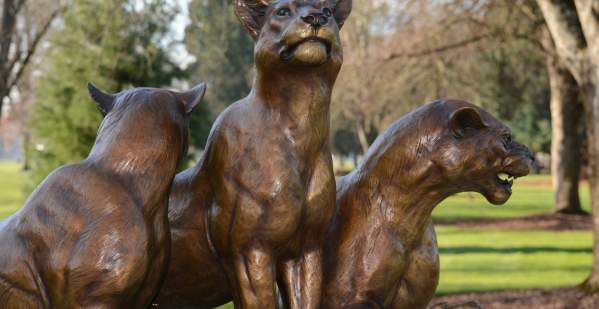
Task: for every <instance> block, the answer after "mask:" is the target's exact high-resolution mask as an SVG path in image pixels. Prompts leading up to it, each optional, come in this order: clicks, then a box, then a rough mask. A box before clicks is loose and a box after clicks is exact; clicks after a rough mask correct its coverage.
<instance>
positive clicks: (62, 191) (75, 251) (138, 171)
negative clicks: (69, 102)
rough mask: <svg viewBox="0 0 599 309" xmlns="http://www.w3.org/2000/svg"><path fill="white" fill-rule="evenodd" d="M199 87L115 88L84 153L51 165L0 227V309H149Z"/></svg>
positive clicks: (163, 261) (102, 101)
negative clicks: (84, 156) (65, 162)
mask: <svg viewBox="0 0 599 309" xmlns="http://www.w3.org/2000/svg"><path fill="white" fill-rule="evenodd" d="M204 90H205V87H204V85H203V84H202V85H199V86H197V87H195V88H194V89H192V90H191V91H188V92H184V93H177V92H172V91H167V90H161V89H152V88H136V89H132V90H129V91H125V92H122V93H120V94H117V95H109V94H105V93H102V92H100V91H99V90H98V89H96V88H95V87H93V86H92V85H91V84H90V85H89V91H90V94H91V96H92V98H93V99H94V100H95V101H96V102H97V103H98V106H99V108H100V109H101V110H102V111H103V112H104V113H107V115H106V117H105V118H104V120H103V121H102V124H101V126H100V129H99V131H98V136H97V138H96V141H95V144H94V146H93V148H92V150H91V152H90V154H89V156H88V157H87V159H86V160H84V161H82V162H80V163H76V164H70V165H65V166H62V167H60V168H58V169H57V170H55V171H54V172H52V173H51V174H50V175H49V176H48V177H47V178H46V179H45V180H44V181H43V182H42V183H41V184H40V185H39V187H38V188H37V189H36V190H35V191H34V192H33V193H32V194H31V196H30V197H29V199H28V200H27V202H26V203H25V206H24V207H23V208H22V209H21V210H19V211H18V212H17V213H16V214H14V215H13V216H11V217H9V218H8V219H7V220H6V221H5V222H4V223H3V224H2V225H1V227H0V307H1V308H146V307H147V306H148V305H150V304H151V301H152V299H153V298H154V297H155V296H156V294H157V293H158V289H159V288H160V284H161V283H162V280H163V278H164V274H165V272H166V270H167V263H168V256H169V251H170V234H169V227H168V219H167V205H168V204H167V202H168V196H169V191H170V187H171V183H172V180H173V178H174V176H175V173H176V168H177V164H178V163H179V161H180V159H181V158H182V157H183V155H184V153H185V151H186V147H187V139H188V121H189V114H190V113H191V111H192V110H193V109H194V108H195V107H196V105H197V104H198V103H199V102H200V101H201V99H202V96H203V94H204Z"/></svg>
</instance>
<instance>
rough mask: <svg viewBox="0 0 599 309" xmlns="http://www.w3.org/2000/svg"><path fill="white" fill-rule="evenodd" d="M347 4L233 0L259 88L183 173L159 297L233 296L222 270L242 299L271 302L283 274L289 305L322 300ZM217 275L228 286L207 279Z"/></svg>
mask: <svg viewBox="0 0 599 309" xmlns="http://www.w3.org/2000/svg"><path fill="white" fill-rule="evenodd" d="M351 3H352V2H351V0H340V1H332V0H330V1H322V0H320V1H318V0H304V1H300V0H280V1H273V2H272V4H269V1H265V0H263V1H259V0H254V1H250V0H247V1H243V0H238V1H236V12H237V15H238V17H239V19H240V20H241V22H242V24H243V25H244V26H245V27H246V28H247V29H248V30H249V32H250V34H251V35H252V36H253V37H254V38H255V41H256V44H255V49H254V50H255V54H254V58H255V62H256V77H255V80H254V85H253V88H252V90H251V93H250V94H249V95H248V96H247V97H246V98H244V99H241V100H240V101H238V102H236V103H234V104H233V105H231V106H230V107H229V108H228V109H227V110H226V111H225V112H223V113H222V114H221V115H220V117H219V118H218V119H217V121H216V123H215V124H214V126H213V128H212V132H211V135H210V137H209V140H208V143H207V147H206V152H205V154H204V157H203V158H202V159H201V161H200V162H199V163H198V165H197V166H196V167H194V168H192V169H190V170H188V171H185V172H183V173H182V174H180V175H178V176H177V177H176V180H175V182H174V186H173V190H172V194H171V198H170V205H169V209H170V210H169V218H170V221H171V227H172V237H173V244H172V252H173V258H172V266H171V268H170V271H169V274H168V278H167V280H166V283H165V286H164V288H163V290H162V293H161V296H160V298H159V300H158V302H159V303H161V304H173V305H174V304H178V305H181V304H188V303H186V302H187V301H189V300H193V301H198V302H199V301H205V300H208V301H211V302H212V301H213V303H218V302H219V300H221V299H223V298H228V297H230V296H229V295H228V291H229V289H228V288H226V286H227V282H226V281H224V280H222V279H223V277H222V276H219V274H218V272H222V271H223V269H224V271H225V273H226V278H227V279H228V280H227V281H228V284H229V286H231V288H232V295H231V296H232V297H233V299H234V303H235V305H236V307H237V308H274V307H275V304H276V299H277V297H276V294H275V281H276V280H277V279H278V281H279V283H280V286H281V289H282V293H283V294H284V299H285V301H286V303H287V304H288V305H289V307H290V308H318V307H319V306H320V296H321V292H322V289H321V281H322V240H323V237H324V231H325V229H326V227H327V225H328V223H329V221H330V219H331V217H332V215H333V212H334V208H335V179H334V177H333V168H332V160H331V152H330V145H329V127H330V123H329V122H330V112H329V105H330V99H331V91H332V88H333V84H334V83H335V79H336V78H337V74H338V72H339V69H340V67H341V64H342V60H343V55H342V48H341V42H340V40H339V27H340V25H342V24H343V22H344V21H345V19H346V18H347V17H348V15H349V13H350V11H351ZM204 231H208V232H207V233H205V232H204ZM215 264H216V265H221V266H222V269H221V268H219V267H214V266H213V265H215ZM213 276H215V277H217V278H219V279H218V280H220V281H216V280H217V279H206V278H213ZM208 280H210V281H208ZM212 284H217V285H221V286H222V289H216V290H212V289H210V290H208V289H206V288H205V287H206V286H207V285H212ZM188 297H189V298H188Z"/></svg>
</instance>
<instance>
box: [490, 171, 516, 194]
mask: <svg viewBox="0 0 599 309" xmlns="http://www.w3.org/2000/svg"><path fill="white" fill-rule="evenodd" d="M495 178H496V179H495V180H496V182H497V184H498V185H500V186H502V187H503V188H504V189H506V190H507V191H508V192H509V193H510V194H511V193H512V186H513V185H514V180H516V178H518V177H516V176H513V175H511V174H509V173H506V172H501V173H499V174H497V176H495Z"/></svg>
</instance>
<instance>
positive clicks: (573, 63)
mask: <svg viewBox="0 0 599 309" xmlns="http://www.w3.org/2000/svg"><path fill="white" fill-rule="evenodd" d="M537 3H538V4H539V7H540V8H541V11H542V12H543V16H545V22H546V24H547V27H548V28H549V31H550V33H551V36H552V37H553V41H554V42H555V47H556V52H557V53H558V54H559V55H560V58H561V59H562V61H564V63H565V64H566V65H567V66H568V68H569V69H570V71H571V72H572V75H574V76H575V77H576V79H577V80H580V75H581V72H582V63H581V61H580V60H581V59H582V55H581V53H582V52H583V51H582V49H584V47H585V46H586V42H584V40H583V38H580V36H579V35H578V33H573V30H572V27H571V25H570V23H569V22H568V17H567V14H566V12H565V10H564V7H563V6H564V5H565V4H564V3H558V2H555V1H551V0H537Z"/></svg>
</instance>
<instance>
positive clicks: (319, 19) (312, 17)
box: [302, 13, 329, 28]
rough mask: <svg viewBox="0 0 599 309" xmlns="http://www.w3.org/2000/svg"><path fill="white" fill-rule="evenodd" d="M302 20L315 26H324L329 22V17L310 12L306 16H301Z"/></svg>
mask: <svg viewBox="0 0 599 309" xmlns="http://www.w3.org/2000/svg"><path fill="white" fill-rule="evenodd" d="M302 20H303V21H304V22H305V23H307V24H308V25H311V26H312V27H315V28H318V27H320V26H324V25H326V24H327V23H328V22H329V18H328V17H326V16H325V15H324V14H321V13H311V14H308V15H306V16H302Z"/></svg>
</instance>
